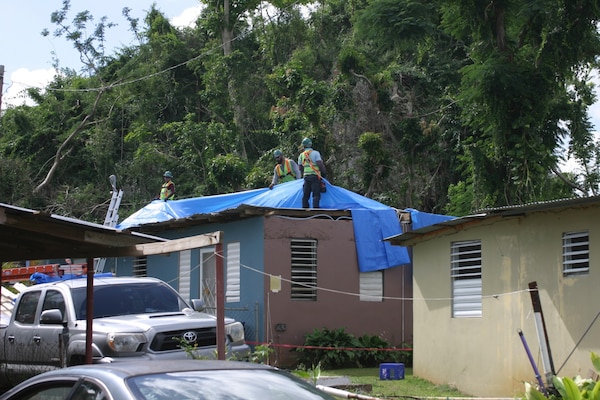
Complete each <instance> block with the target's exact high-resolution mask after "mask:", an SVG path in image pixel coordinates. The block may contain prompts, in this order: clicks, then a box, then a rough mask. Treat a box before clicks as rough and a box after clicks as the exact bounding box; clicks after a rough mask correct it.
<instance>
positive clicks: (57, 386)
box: [7, 381, 77, 400]
mask: <svg viewBox="0 0 600 400" xmlns="http://www.w3.org/2000/svg"><path fill="white" fill-rule="evenodd" d="M76 383H77V382H76V381H70V382H47V383H43V384H38V385H35V386H33V387H30V388H28V389H27V390H25V391H21V392H19V393H16V394H15V395H14V396H12V397H9V398H8V399H7V400H17V399H18V400H65V399H66V398H68V396H69V393H70V392H71V390H73V386H74V385H75V384H76Z"/></svg>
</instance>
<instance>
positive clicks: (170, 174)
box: [163, 171, 173, 178]
mask: <svg viewBox="0 0 600 400" xmlns="http://www.w3.org/2000/svg"><path fill="white" fill-rule="evenodd" d="M163 176H164V177H166V178H172V177H173V174H172V173H171V171H165V173H164V175H163Z"/></svg>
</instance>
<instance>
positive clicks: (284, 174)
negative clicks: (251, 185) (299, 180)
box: [275, 158, 296, 183]
mask: <svg viewBox="0 0 600 400" xmlns="http://www.w3.org/2000/svg"><path fill="white" fill-rule="evenodd" d="M275 170H276V171H275V172H276V173H277V176H278V177H279V183H283V182H290V181H293V180H294V179H296V175H295V174H294V172H293V171H292V164H291V163H290V160H289V159H287V158H286V159H285V162H284V163H283V165H281V164H277V165H276V166H275Z"/></svg>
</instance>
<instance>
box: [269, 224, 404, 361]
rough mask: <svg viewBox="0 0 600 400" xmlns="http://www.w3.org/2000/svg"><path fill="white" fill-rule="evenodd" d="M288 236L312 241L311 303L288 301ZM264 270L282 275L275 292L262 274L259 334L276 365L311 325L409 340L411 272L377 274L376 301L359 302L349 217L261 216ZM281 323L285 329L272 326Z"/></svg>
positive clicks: (392, 341)
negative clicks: (268, 343)
mask: <svg viewBox="0 0 600 400" xmlns="http://www.w3.org/2000/svg"><path fill="white" fill-rule="evenodd" d="M291 239H316V240H317V241H318V245H317V285H318V287H319V288H322V289H326V290H318V291H317V301H298V300H291V299H290V298H291V284H290V282H289V280H290V278H291V248H290V247H291V246H290V242H291ZM264 243H265V249H264V250H265V252H264V254H265V260H264V261H265V266H264V267H265V272H266V273H267V274H271V275H275V276H279V275H281V277H282V282H281V291H279V292H274V291H272V290H270V289H269V288H270V278H269V277H268V275H266V276H265V288H266V291H265V303H264V304H265V310H264V311H265V332H267V338H268V340H269V341H271V342H272V343H273V344H274V347H275V349H276V350H277V359H278V362H279V365H280V366H286V364H291V363H293V360H294V356H293V352H290V347H289V346H298V345H302V344H304V335H305V334H306V333H310V332H312V331H313V330H314V329H315V328H316V329H322V328H327V329H338V328H344V330H345V332H347V333H351V334H353V335H354V336H356V337H359V336H362V335H365V334H367V335H377V336H380V337H381V338H382V339H384V340H386V341H387V342H388V343H390V344H391V345H394V346H400V345H402V344H405V343H412V319H413V315H412V301H410V300H408V299H411V298H412V286H411V285H412V273H411V270H410V268H411V267H410V266H400V267H395V268H391V269H388V270H385V271H384V273H383V282H384V290H383V296H384V297H385V298H384V300H383V301H382V302H368V301H360V298H359V270H358V265H357V256H356V247H355V242H354V233H353V225H352V221H351V220H347V219H343V220H337V221H333V220H330V219H314V218H313V219H291V218H286V217H279V216H271V217H267V218H265V242H264ZM281 324H285V331H281V330H279V331H278V330H276V326H277V325H279V326H280V327H281Z"/></svg>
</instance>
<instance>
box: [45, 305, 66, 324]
mask: <svg viewBox="0 0 600 400" xmlns="http://www.w3.org/2000/svg"><path fill="white" fill-rule="evenodd" d="M62 323H63V315H62V312H60V310H59V309H58V308H53V309H52V310H46V311H42V315H40V324H44V325H62Z"/></svg>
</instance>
